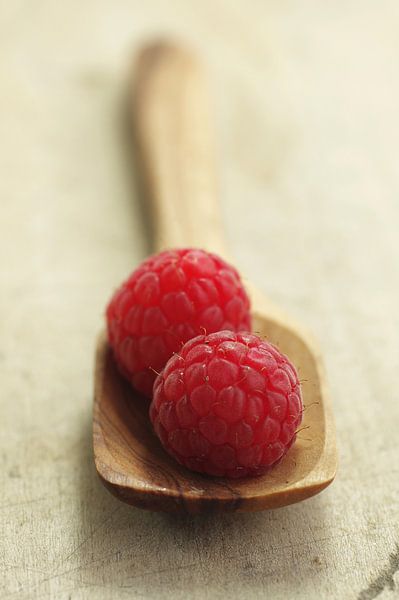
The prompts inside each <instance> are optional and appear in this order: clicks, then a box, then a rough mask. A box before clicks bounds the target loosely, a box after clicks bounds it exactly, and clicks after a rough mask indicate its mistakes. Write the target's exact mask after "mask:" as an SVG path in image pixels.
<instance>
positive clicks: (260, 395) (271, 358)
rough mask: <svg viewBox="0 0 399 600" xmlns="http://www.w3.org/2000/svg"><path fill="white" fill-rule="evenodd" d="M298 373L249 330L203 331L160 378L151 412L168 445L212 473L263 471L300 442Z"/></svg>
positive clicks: (187, 461) (231, 474) (186, 461)
mask: <svg viewBox="0 0 399 600" xmlns="http://www.w3.org/2000/svg"><path fill="white" fill-rule="evenodd" d="M302 411H303V408H302V399H301V390H300V383H299V380H298V375H297V372H296V370H295V368H294V366H293V365H292V364H291V362H290V361H289V360H288V358H287V357H286V356H284V355H283V354H282V353H281V352H280V351H279V350H278V349H277V348H275V347H274V346H272V345H271V344H269V343H268V342H265V341H263V340H261V339H260V338H259V337H258V336H255V335H252V334H247V333H234V332H231V331H220V332H217V333H212V334H211V335H202V336H198V337H196V338H194V339H192V340H190V341H189V342H187V343H186V344H185V345H184V346H183V348H182V349H181V351H180V352H179V354H176V355H175V356H173V357H172V358H171V359H170V360H169V361H168V363H167V365H166V367H165V369H164V371H163V372H162V373H161V374H160V375H159V376H158V377H157V379H156V381H155V385H154V397H153V401H152V403H151V407H150V418H151V421H152V423H153V426H154V429H155V432H156V434H157V435H158V437H159V438H160V440H161V442H162V444H163V446H164V447H165V449H166V450H167V451H168V452H169V453H170V454H171V455H172V456H174V457H175V458H176V459H177V461H178V462H179V463H181V464H183V465H184V466H186V467H187V468H189V469H192V470H194V471H199V472H201V473H206V474H208V475H215V476H224V477H232V478H233V477H234V478H236V477H245V476H247V475H259V474H261V473H263V472H265V471H266V470H267V469H268V468H269V467H271V466H272V465H274V464H275V463H277V462H278V461H279V460H281V458H282V457H283V456H284V454H285V453H286V452H287V450H288V449H289V447H290V446H291V445H292V443H293V442H294V441H295V435H296V431H297V428H298V426H299V424H300V422H301V419H302Z"/></svg>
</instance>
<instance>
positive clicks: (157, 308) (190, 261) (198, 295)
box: [106, 248, 251, 396]
mask: <svg viewBox="0 0 399 600" xmlns="http://www.w3.org/2000/svg"><path fill="white" fill-rule="evenodd" d="M106 320H107V329H108V340H109V343H110V345H111V347H112V349H113V352H114V355H115V358H116V361H117V364H118V367H119V369H120V370H121V371H122V373H123V374H124V375H125V376H126V377H127V378H128V379H129V380H130V381H131V383H132V384H133V386H134V387H135V388H136V389H137V390H138V391H139V392H141V393H143V394H145V395H147V396H151V395H152V386H153V383H154V379H155V372H157V371H160V370H161V369H163V367H164V366H165V364H166V362H167V361H168V359H169V358H170V357H171V356H172V355H173V353H174V352H179V351H180V350H181V347H182V345H183V344H184V343H185V342H187V341H188V340H190V339H191V338H193V337H195V336H197V335H199V334H200V333H204V332H206V333H211V332H215V331H219V330H221V329H228V330H232V331H247V330H249V329H250V326H251V319H250V312H249V299H248V296H247V294H246V292H245V289H244V287H243V285H242V283H241V279H240V276H239V274H238V272H237V271H236V269H234V267H232V266H231V265H229V264H227V263H226V262H225V261H224V260H222V259H221V258H219V257H218V256H216V255H215V254H211V253H209V252H205V251H204V250H197V249H192V248H186V249H176V250H166V251H164V252H161V253H159V254H157V255H154V256H151V257H149V258H148V259H147V260H145V261H144V262H143V263H142V264H141V265H140V266H139V267H138V269H136V270H135V271H134V272H133V273H132V274H131V275H130V277H129V278H128V279H127V280H126V281H125V282H124V283H123V284H122V286H121V287H120V289H119V290H117V291H116V293H115V294H114V296H113V297H112V299H111V301H110V303H109V304H108V307H107V311H106Z"/></svg>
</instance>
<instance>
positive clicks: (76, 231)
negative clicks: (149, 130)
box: [0, 0, 399, 600]
mask: <svg viewBox="0 0 399 600" xmlns="http://www.w3.org/2000/svg"><path fill="white" fill-rule="evenodd" d="M398 19H399V5H398V3H397V2H396V1H394V0H393V1H389V0H381V1H380V2H373V1H372V0H364V1H363V2H357V1H355V0H347V1H343V0H338V1H337V2H334V3H325V2H316V1H315V0H311V1H309V2H299V1H294V0H287V1H285V2H280V1H278V0H267V1H265V0H252V1H251V2H248V1H247V2H244V1H242V0H240V1H239V2H229V1H228V0H206V1H203V2H201V3H200V2H198V3H194V2H186V1H184V0H174V2H171V3H166V2H162V1H161V0H158V1H156V0H147V1H146V2H144V3H142V2H139V1H138V0H132V1H130V2H129V1H127V0H125V1H122V0H121V1H119V2H106V1H105V0H101V1H100V0H86V1H85V2H78V0H70V1H69V2H65V3H56V2H51V1H50V0H42V1H40V2H36V1H33V0H30V1H27V0H25V1H24V0H15V1H13V2H4V3H2V6H1V9H0V28H1V36H0V90H1V94H0V97H1V105H2V111H1V118H0V136H1V140H2V143H1V148H0V158H1V162H0V164H1V177H0V197H1V209H0V210H1V213H0V214H1V231H0V260H1V267H0V287H1V295H0V310H1V315H2V319H1V322H0V345H1V354H0V369H1V372H0V386H1V421H0V423H1V453H0V456H1V475H0V477H1V487H0V490H1V496H0V514H1V529H0V531H1V553H0V557H1V559H0V560H1V563H0V569H1V576H0V597H1V598H2V599H8V598H13V599H15V600H25V599H27V600H28V599H29V600H31V599H50V598H51V599H53V598H55V599H57V600H58V599H60V600H69V599H70V600H80V599H86V598H89V599H95V600H96V599H106V600H119V599H121V600H124V599H125V598H126V599H127V598H129V599H130V598H146V599H150V598H151V599H152V598H154V599H155V598H166V599H174V600H175V599H176V600H178V599H186V598H190V599H191V598H192V599H194V600H196V599H203V598H217V599H219V598H220V599H223V600H224V599H225V598H234V599H239V598H240V599H241V598H248V599H252V598H273V599H276V600H280V599H281V600H287V599H290V598H304V599H305V598H306V599H319V598H332V599H345V600H346V599H349V600H350V599H352V598H353V599H358V600H371V599H373V598H376V597H378V598H379V599H381V600H382V599H388V600H389V599H390V598H394V597H398V594H399V574H398V573H399V571H398V569H399V504H398V503H399V495H398V494H399V450H398V443H399V427H398V420H399V392H398V389H399V388H398V383H397V382H398V372H399V352H398V342H397V340H398V325H399V323H398V306H399V268H398V264H399V243H398V225H399V169H398V165H399V144H398V139H399V120H398V106H399V76H398V61H399V37H398V34H397V32H398ZM159 32H164V33H168V34H171V35H173V34H179V36H183V37H184V38H186V39H189V40H191V42H192V44H193V45H194V47H196V48H197V49H198V50H199V51H200V52H201V53H202V55H203V57H204V59H205V60H206V61H207V63H208V65H209V71H210V79H211V85H212V92H213V101H214V115H215V122H216V125H217V134H218V141H219V159H220V183H221V198H222V203H223V214H224V221H225V226H226V230H227V234H228V238H229V241H230V244H231V248H232V251H233V253H234V256H235V258H236V261H237V264H238V266H239V267H240V269H241V270H242V271H243V272H244V273H245V274H246V275H247V276H248V278H249V279H251V280H253V281H254V282H256V283H257V284H258V286H259V287H260V288H261V289H262V290H263V291H264V292H265V293H267V294H268V295H269V296H270V297H271V298H273V300H274V301H276V302H278V303H280V304H281V306H282V307H283V308H284V309H285V310H286V311H289V312H290V313H292V315H293V316H295V317H296V318H297V319H298V320H301V321H303V323H304V324H305V325H306V326H308V327H309V328H310V329H311V330H313V332H314V334H315V335H316V336H317V337H318V338H319V341H320V344H321V346H322V349H323V353H324V356H325V360H326V365H327V369H328V374H329V379H330V383H331V392H332V397H333V401H334V408H335V415H336V422H337V429H338V441H339V451H340V467H339V472H338V476H337V479H336V481H335V483H334V484H333V485H332V486H331V487H330V488H328V489H327V490H326V491H325V492H323V493H322V494H321V495H320V496H318V497H315V498H313V499H311V500H308V501H306V502H303V503H302V504H298V505H295V506H291V507H288V508H283V509H280V510H276V511H274V512H265V513H258V514H237V515H234V514H233V515H221V516H211V517H196V518H192V517H186V518H182V517H173V516H165V515H163V514H156V513H149V512H143V511H140V510H136V509H133V508H130V507H128V506H125V505H123V504H120V503H119V502H118V501H117V500H116V499H114V498H113V497H111V495H110V494H109V493H108V492H107V491H106V490H105V489H103V488H102V486H101V484H100V483H99V481H98V480H97V477H96V474H95V472H94V468H93V459H92V449H91V422H90V421H91V410H92V367H93V349H94V339H95V336H96V332H97V331H98V329H99V328H100V327H101V323H102V318H103V317H102V313H103V309H104V305H105V302H106V301H107V299H108V297H109V294H110V292H111V290H112V289H113V288H114V287H115V286H116V285H117V284H118V283H119V281H120V280H121V279H122V278H123V277H124V276H125V275H126V274H127V273H128V272H129V270H131V269H132V268H133V267H134V266H135V265H136V264H137V262H138V261H139V260H140V259H141V258H143V257H144V256H145V255H146V254H147V253H148V252H149V250H150V247H149V242H148V239H149V238H148V231H147V229H146V227H145V223H144V221H143V218H142V215H141V209H140V204H139V201H138V198H137V194H136V193H135V187H134V182H133V178H132V175H131V168H130V164H129V158H128V152H127V148H126V144H125V143H124V138H123V134H122V132H121V126H120V125H121V114H122V100H123V92H124V89H125V87H124V86H125V77H126V73H127V70H128V65H129V62H130V59H131V52H132V51H134V49H135V48H136V47H137V46H138V44H139V43H140V42H141V41H142V40H143V39H145V38H146V37H147V36H149V35H152V34H156V33H159Z"/></svg>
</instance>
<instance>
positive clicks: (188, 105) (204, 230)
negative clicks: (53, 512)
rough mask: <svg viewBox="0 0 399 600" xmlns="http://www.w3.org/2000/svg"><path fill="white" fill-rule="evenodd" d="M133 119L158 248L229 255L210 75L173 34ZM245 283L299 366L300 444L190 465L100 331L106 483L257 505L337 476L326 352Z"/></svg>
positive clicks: (232, 506)
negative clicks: (242, 460) (231, 474)
mask: <svg viewBox="0 0 399 600" xmlns="http://www.w3.org/2000/svg"><path fill="white" fill-rule="evenodd" d="M133 117H134V131H135V135H136V143H137V148H138V151H139V158H140V159H141V163H142V164H141V172H142V173H143V175H144V177H145V184H146V190H147V192H148V199H149V201H150V203H151V207H152V210H153V224H154V228H155V239H156V246H157V248H161V247H162V246H164V245H168V246H172V247H173V246H186V247H187V246H198V247H203V248H207V249H209V250H211V251H216V252H218V253H219V254H222V255H223V256H226V255H227V253H226V251H225V246H224V244H223V235H222V229H221V225H220V220H219V213H218V210H217V202H216V197H217V193H216V190H215V184H214V181H215V178H214V174H213V169H212V164H213V160H212V156H211V155H212V152H210V148H211V146H212V144H211V137H212V135H211V128H210V127H209V122H210V121H209V118H208V114H207V111H206V95H204V83H203V77H202V73H201V69H200V66H199V64H198V62H197V61H196V60H195V58H194V57H193V56H192V55H191V54H190V53H188V52H187V51H186V50H184V49H182V48H179V47H176V46H174V45H170V44H164V43H158V44H155V45H151V46H149V47H146V48H145V49H144V50H143V52H142V53H141V54H140V56H139V60H138V64H137V68H136V77H135V88H134V104H133ZM247 287H248V286H247ZM248 291H249V293H250V296H251V301H252V307H253V330H254V331H255V332H256V333H257V334H258V335H260V336H264V337H265V338H266V339H267V340H268V341H270V342H271V343H273V344H274V345H275V346H277V347H278V348H279V349H280V350H281V351H282V352H283V353H284V354H286V355H287V356H288V357H289V359H290V360H291V361H292V362H293V363H294V364H295V365H296V367H297V369H298V373H299V377H300V379H301V383H302V394H303V401H304V414H303V421H302V426H301V429H300V431H299V432H298V434H297V439H296V442H295V443H294V444H293V446H292V447H291V448H290V450H289V451H288V453H287V454H286V456H285V457H284V458H283V460H282V461H281V462H280V463H279V464H278V465H276V466H274V467H273V468H271V469H270V470H269V471H268V472H267V473H266V474H264V475H262V476H260V477H253V478H245V479H235V480H231V479H230V480H229V479H224V478H216V477H207V476H203V475H200V474H198V473H194V472H191V471H189V470H187V469H186V468H184V467H183V466H181V465H179V464H178V463H177V462H176V461H175V460H174V459H173V458H172V457H170V456H169V455H168V454H167V453H166V452H165V450H164V449H163V447H162V446H161V444H160V442H159V441H158V439H157V437H156V436H155V434H154V433H153V430H152V427H151V423H150V420H149V416H148V408H149V401H148V399H146V398H143V397H142V396H140V395H139V394H138V393H137V392H135V390H134V389H133V388H132V387H131V386H130V385H129V384H128V382H127V381H125V379H124V378H123V377H122V376H121V375H120V373H119V372H118V370H117V368H116V364H115V362H114V359H113V356H112V352H111V349H110V347H109V345H108V343H107V338H106V335H105V334H104V333H103V334H101V335H100V337H99V341H98V346H97V354H96V366H95V399H94V417H93V442H94V459H95V465H96V468H97V472H98V474H99V476H100V478H101V480H102V482H103V483H104V485H105V486H106V487H107V488H108V489H109V490H110V491H111V492H112V493H113V494H114V495H115V496H116V497H117V498H119V499H120V500H122V501H124V502H127V503H129V504H132V505H134V506H138V507H141V508H147V509H151V510H159V511H169V512H186V513H207V512H212V511H257V510H264V509H271V508H278V507H280V506H284V505H287V504H292V503H294V502H299V501H301V500H304V499H305V498H309V497H310V496H313V495H315V494H317V493H318V492H320V491H321V490H323V489H324V488H325V487H326V486H327V485H328V484H329V483H331V481H332V480H333V479H334V476H335V471H336V464H337V454H336V445H335V430H334V421H333V415H332V411H331V405H330V400H329V396H328V391H327V386H326V380H325V375H324V369H323V364H322V360H321V356H320V352H319V351H318V350H317V346H316V344H315V343H314V342H313V340H312V338H311V337H310V336H309V334H308V333H306V332H304V331H303V329H302V328H300V327H298V326H297V325H296V324H293V323H292V322H291V321H290V319H288V318H287V317H286V316H285V315H284V314H282V312H281V311H280V310H279V309H278V308H276V307H274V306H273V305H272V304H271V303H270V302H269V301H268V300H267V299H265V298H264V297H263V296H262V295H261V294H260V293H259V292H258V291H256V290H255V289H249V290H248Z"/></svg>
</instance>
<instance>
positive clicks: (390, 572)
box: [358, 544, 399, 600]
mask: <svg viewBox="0 0 399 600" xmlns="http://www.w3.org/2000/svg"><path fill="white" fill-rule="evenodd" d="M397 571H399V544H397V545H396V550H395V552H392V553H391V554H390V555H389V565H388V566H387V567H385V568H384V569H382V571H381V572H380V574H379V575H378V576H377V577H376V578H375V579H374V580H373V581H372V582H371V583H370V585H369V586H368V587H367V588H366V589H364V590H362V591H361V592H360V594H359V596H358V600H374V598H376V597H377V596H379V595H380V594H381V593H382V592H383V591H384V589H385V588H386V587H387V588H389V589H390V590H392V591H393V590H394V589H395V581H394V578H393V576H394V575H395V573H396V572H397Z"/></svg>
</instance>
